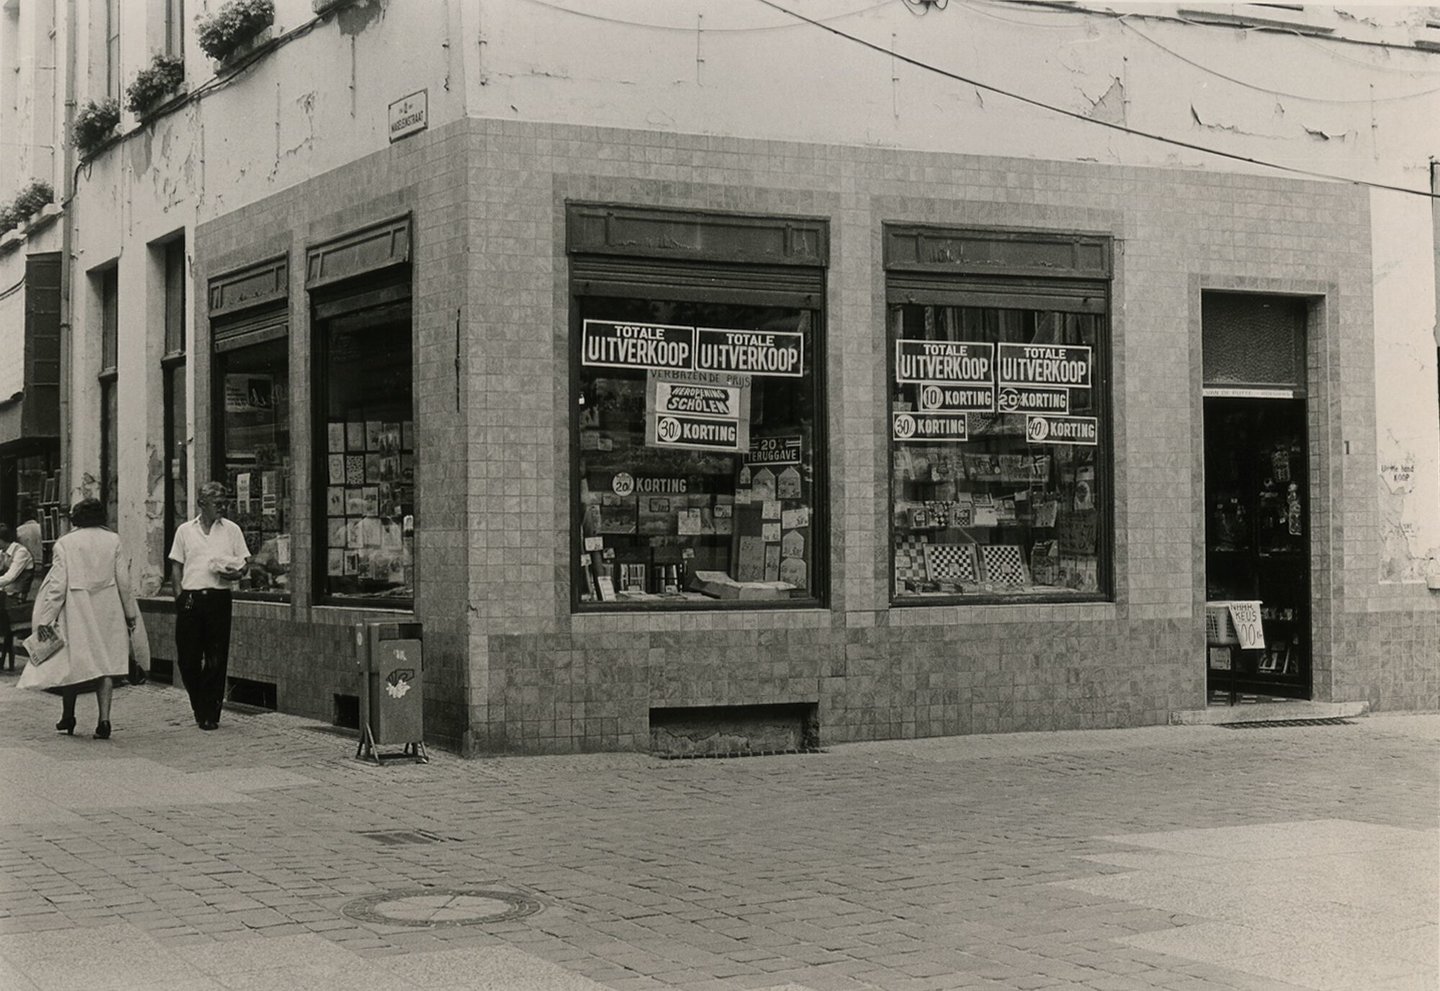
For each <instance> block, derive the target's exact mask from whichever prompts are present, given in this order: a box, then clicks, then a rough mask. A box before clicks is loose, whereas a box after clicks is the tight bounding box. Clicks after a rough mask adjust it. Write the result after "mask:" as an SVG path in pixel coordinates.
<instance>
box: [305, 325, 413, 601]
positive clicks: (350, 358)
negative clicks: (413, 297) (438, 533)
mask: <svg viewBox="0 0 1440 991" xmlns="http://www.w3.org/2000/svg"><path fill="white" fill-rule="evenodd" d="M410 321H411V317H410V303H409V301H408V299H407V300H404V301H400V302H394V303H390V304H387V305H383V306H377V307H373V308H369V309H364V310H359V311H357V312H350V313H344V314H340V315H336V316H333V317H330V318H328V319H324V320H321V321H319V323H318V326H317V334H318V337H319V340H320V343H321V346H322V352H321V359H320V362H319V366H318V368H317V377H316V382H317V385H318V387H319V393H320V395H319V402H318V405H317V408H316V410H317V417H316V420H317V423H316V429H317V431H319V435H318V438H317V448H318V450H319V451H320V452H323V454H322V456H323V461H320V462H319V464H320V465H321V466H322V467H321V468H320V469H319V471H320V474H319V475H318V477H317V480H316V486H317V489H318V492H323V493H324V499H323V505H322V507H321V508H322V510H323V514H322V515H321V516H320V517H319V519H320V520H321V523H322V528H321V529H320V532H319V534H318V538H317V543H318V544H319V546H320V547H321V548H322V549H323V554H324V556H323V558H322V559H321V562H320V563H321V565H322V567H321V568H320V575H321V583H322V595H323V596H325V597H328V598H330V599H366V600H370V601H386V602H387V603H395V604H404V603H408V602H410V601H413V598H414V593H415V422H414V407H413V402H412V391H413V390H412V378H411V363H412V359H411V348H410Z"/></svg>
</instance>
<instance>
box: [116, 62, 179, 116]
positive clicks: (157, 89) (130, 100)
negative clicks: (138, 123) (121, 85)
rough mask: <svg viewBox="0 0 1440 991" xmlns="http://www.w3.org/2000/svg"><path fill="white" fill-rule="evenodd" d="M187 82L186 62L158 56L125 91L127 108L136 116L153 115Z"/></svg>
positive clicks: (137, 75) (138, 74) (136, 76)
mask: <svg viewBox="0 0 1440 991" xmlns="http://www.w3.org/2000/svg"><path fill="white" fill-rule="evenodd" d="M184 80H185V62H184V61H183V60H182V59H178V58H174V57H172V56H169V55H156V56H155V58H154V60H153V61H152V62H151V63H150V66H149V67H148V68H145V69H141V70H140V71H139V72H138V73H136V75H135V80H134V81H133V82H132V83H131V84H130V85H129V86H128V87H127V88H126V90H125V107H126V109H127V110H129V111H130V112H131V113H133V114H135V116H137V117H140V118H142V119H143V118H145V117H148V116H150V115H151V114H153V113H154V112H155V111H156V110H157V109H158V108H159V107H161V106H162V105H163V104H164V103H165V101H166V100H167V99H169V98H170V97H171V96H172V95H174V93H175V91H176V90H178V89H179V88H180V84H181V83H182V82H184Z"/></svg>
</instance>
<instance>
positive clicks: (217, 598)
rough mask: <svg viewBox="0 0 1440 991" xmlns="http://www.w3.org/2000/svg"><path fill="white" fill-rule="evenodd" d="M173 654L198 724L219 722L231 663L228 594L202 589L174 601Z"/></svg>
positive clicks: (216, 589)
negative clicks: (227, 667)
mask: <svg viewBox="0 0 1440 991" xmlns="http://www.w3.org/2000/svg"><path fill="white" fill-rule="evenodd" d="M175 651H176V653H177V654H178V655H179V656H178V658H177V662H178V663H179V665H180V677H182V678H184V679H185V691H187V692H189V693H190V708H191V709H192V710H194V712H195V721H196V722H197V723H204V722H207V721H208V722H219V721H220V704H221V703H222V702H224V701H225V668H226V665H228V664H229V662H230V591H229V590H228V589H223V588H203V589H199V590H198V591H186V592H181V593H180V595H179V597H178V598H177V599H176V600H175Z"/></svg>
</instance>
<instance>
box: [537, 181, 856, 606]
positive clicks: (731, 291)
mask: <svg viewBox="0 0 1440 991" xmlns="http://www.w3.org/2000/svg"><path fill="white" fill-rule="evenodd" d="M566 232H567V233H566V237H567V248H568V256H567V261H568V263H569V279H568V286H567V290H568V291H567V299H568V307H569V319H568V321H567V337H566V350H567V352H568V366H569V367H568V381H567V382H566V390H565V415H566V430H567V442H568V448H569V459H568V462H569V474H568V476H567V481H566V489H565V495H564V498H565V499H566V500H567V502H568V503H569V513H568V515H569V519H570V526H569V532H568V533H567V534H566V540H565V544H564V550H563V554H564V561H565V575H566V578H567V581H568V583H569V602H570V612H571V613H572V614H590V613H602V614H603V613H608V614H617V613H625V614H644V613H674V612H712V611H735V610H747V611H748V610H761V611H768V610H794V609H825V608H828V607H829V604H830V601H831V588H830V584H831V582H830V574H831V571H830V565H831V560H830V556H831V537H832V532H831V518H830V498H831V496H830V480H829V472H830V459H829V426H830V424H829V398H828V392H827V385H828V369H827V367H826V356H827V355H828V350H829V349H828V342H827V331H828V303H829V296H828V284H829V222H828V220H827V219H825V218H815V217H792V216H788V215H768V214H767V215H755V214H722V213H717V212H713V211H698V210H695V211H692V210H678V209H666V208H651V207H635V206H628V205H617V204H593V203H579V202H570V203H567V218H566ZM771 238H773V240H767V239H771ZM710 244H717V245H718V247H709V246H708V245H710ZM590 298H616V299H637V300H646V299H650V300H663V301H668V302H681V303H701V304H704V303H720V304H736V305H742V306H756V307H763V306H774V307H791V308H794V309H796V310H809V311H811V312H812V313H813V314H814V317H813V321H812V328H811V335H810V336H811V341H810V343H809V345H808V348H809V351H810V353H809V354H806V355H805V356H804V360H805V362H806V363H807V365H808V366H809V368H810V369H811V374H812V376H813V390H814V391H813V398H812V401H813V406H814V412H815V419H814V427H813V433H814V436H813V438H812V447H813V455H812V456H813V466H812V475H811V480H810V486H811V492H812V503H813V504H812V505H811V507H810V512H811V523H810V534H811V537H810V539H811V541H812V547H813V548H814V557H813V559H812V561H811V571H810V574H809V576H808V586H809V587H808V588H807V590H806V591H807V594H806V595H804V596H797V597H794V598H787V599H776V600H763V599H761V600H750V599H745V600H740V599H715V600H708V601H700V600H690V599H686V600H683V601H679V600H677V601H665V600H663V599H661V600H643V601H628V602H627V601H619V600H616V601H598V600H597V601H589V602H587V601H583V600H582V598H581V594H582V587H581V586H582V580H581V575H582V573H581V570H580V565H579V558H580V556H581V555H582V554H583V553H584V550H583V548H584V540H583V538H584V532H583V530H584V528H583V519H584V511H583V509H582V507H581V504H580V481H581V476H582V466H581V460H582V459H581V454H582V452H581V449H580V418H579V416H578V415H576V413H575V409H576V404H577V396H578V394H579V388H580V382H581V376H582V374H583V369H584V367H585V366H584V365H583V364H582V361H581V353H580V347H579V341H580V340H581V336H582V333H583V324H584V316H583V314H582V308H583V301H584V300H585V299H590Z"/></svg>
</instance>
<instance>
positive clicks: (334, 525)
mask: <svg viewBox="0 0 1440 991" xmlns="http://www.w3.org/2000/svg"><path fill="white" fill-rule="evenodd" d="M325 530H326V540H325V546H326V547H344V546H345V544H346V541H347V537H348V532H347V530H346V528H345V519H344V517H341V518H340V519H331V520H329V521H328V522H327V523H326V526H325Z"/></svg>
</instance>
